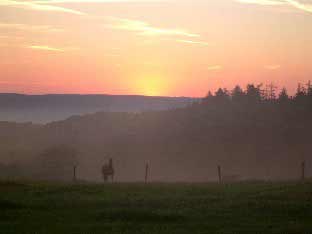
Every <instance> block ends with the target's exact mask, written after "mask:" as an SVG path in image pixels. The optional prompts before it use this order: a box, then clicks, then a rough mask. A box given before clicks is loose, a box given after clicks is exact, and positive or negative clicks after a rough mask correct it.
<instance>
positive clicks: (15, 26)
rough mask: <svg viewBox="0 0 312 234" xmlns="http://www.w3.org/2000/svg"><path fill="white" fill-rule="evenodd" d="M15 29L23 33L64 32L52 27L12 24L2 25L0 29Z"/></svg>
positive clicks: (0, 24)
mask: <svg viewBox="0 0 312 234" xmlns="http://www.w3.org/2000/svg"><path fill="white" fill-rule="evenodd" d="M1 28H5V29H14V30H22V31H43V32H62V31H64V30H63V29H62V28H57V27H54V26H51V25H28V24H11V23H0V29H1Z"/></svg>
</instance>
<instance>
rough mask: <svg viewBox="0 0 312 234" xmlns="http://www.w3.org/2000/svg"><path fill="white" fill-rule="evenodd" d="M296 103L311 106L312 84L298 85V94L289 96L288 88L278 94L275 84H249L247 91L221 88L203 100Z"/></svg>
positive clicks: (207, 101) (236, 87)
mask: <svg viewBox="0 0 312 234" xmlns="http://www.w3.org/2000/svg"><path fill="white" fill-rule="evenodd" d="M230 101H232V102H233V103H281V104H285V103H295V104H311V103H312V83H311V81H309V82H308V83H307V84H301V83H299V84H298V87H297V91H296V93H295V94H294V95H293V96H291V95H289V93H288V91H287V89H286V88H282V89H281V90H280V91H279V92H278V87H277V86H275V85H274V84H273V83H271V84H269V85H265V86H264V85H263V84H259V85H255V84H248V85H247V86H246V88H245V89H243V88H241V87H240V86H239V85H236V86H235V87H234V89H233V90H230V91H229V90H228V89H226V88H219V89H218V90H217V91H216V92H215V94H212V92H210V91H209V92H208V94H207V95H206V97H204V98H203V100H202V102H203V103H209V104H212V103H216V104H221V103H226V102H230Z"/></svg>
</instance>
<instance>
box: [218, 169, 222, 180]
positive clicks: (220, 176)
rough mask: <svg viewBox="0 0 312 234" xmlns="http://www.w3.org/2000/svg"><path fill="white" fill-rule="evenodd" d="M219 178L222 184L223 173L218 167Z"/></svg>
mask: <svg viewBox="0 0 312 234" xmlns="http://www.w3.org/2000/svg"><path fill="white" fill-rule="evenodd" d="M218 177H219V183H221V182H222V172H221V166H220V165H218Z"/></svg>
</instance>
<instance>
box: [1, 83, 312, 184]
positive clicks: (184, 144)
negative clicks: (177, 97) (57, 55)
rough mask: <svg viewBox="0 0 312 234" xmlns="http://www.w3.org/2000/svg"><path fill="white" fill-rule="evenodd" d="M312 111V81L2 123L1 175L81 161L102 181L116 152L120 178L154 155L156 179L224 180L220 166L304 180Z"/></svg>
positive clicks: (136, 173)
mask: <svg viewBox="0 0 312 234" xmlns="http://www.w3.org/2000/svg"><path fill="white" fill-rule="evenodd" d="M311 117H312V86H311V84H310V83H309V84H308V85H299V86H298V90H297V92H296V94H295V95H293V96H292V97H290V96H289V95H288V94H287V90H286V89H282V90H281V92H277V91H276V88H275V87H274V86H273V85H270V86H267V87H263V86H261V85H253V84H250V85H248V86H247V87H246V88H245V89H242V88H240V87H239V86H237V87H235V88H234V89H233V90H232V91H228V90H226V89H219V90H217V92H215V93H214V94H212V93H211V92H209V93H208V95H207V96H206V97H205V98H203V99H202V100H201V101H200V102H194V103H193V104H192V105H189V106H188V107H186V108H177V109H172V110H166V111H152V112H142V113H126V112H111V113H108V112H99V113H95V114H89V115H84V116H73V117H71V118H69V119H67V120H65V121H59V122H53V123H49V124H45V125H35V124H31V123H25V124H16V123H8V122H1V123H0V137H1V142H0V152H1V155H2V156H1V159H0V160H1V161H2V162H1V165H2V166H0V167H2V169H1V168H0V175H2V177H6V178H7V177H10V178H17V177H18V178H20V177H25V178H29V177H30V178H36V179H38V178H39V179H40V178H42V179H45V178H49V179H62V180H70V179H71V178H72V177H71V170H72V166H73V165H78V172H79V173H78V174H79V177H80V178H81V179H87V180H99V179H100V176H101V175H100V167H101V165H103V163H104V162H105V161H106V160H107V159H108V158H110V157H111V158H113V159H114V163H115V165H116V179H117V180H120V181H137V180H142V178H143V170H144V165H145V163H147V162H148V163H149V164H150V165H151V179H152V180H155V181H211V180H216V179H217V172H216V168H217V166H218V165H220V166H222V171H223V174H224V177H225V178H229V179H231V178H232V179H233V178H235V179H239V180H243V179H265V180H274V179H297V178H299V177H300V165H301V163H302V162H303V161H305V162H306V165H307V176H309V175H312V165H311V164H312V161H311V132H312V123H311V119H312V118H311ZM68 152H72V153H68ZM69 154H70V155H74V156H75V159H70V160H68V158H69V157H68V155H69ZM60 155H61V156H60ZM47 158H49V160H48V159H47ZM51 158H53V159H54V161H53V160H52V162H51ZM62 160H64V163H62ZM47 161H48V162H50V164H51V165H52V164H53V165H54V166H53V167H52V169H51V168H49V163H46V162H47ZM55 165H57V166H55ZM48 168H49V169H48ZM54 175H57V176H54Z"/></svg>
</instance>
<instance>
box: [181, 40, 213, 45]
mask: <svg viewBox="0 0 312 234" xmlns="http://www.w3.org/2000/svg"><path fill="white" fill-rule="evenodd" d="M177 42H181V43H186V44H191V45H202V46H210V44H209V43H208V42H204V41H191V40H177Z"/></svg>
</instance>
